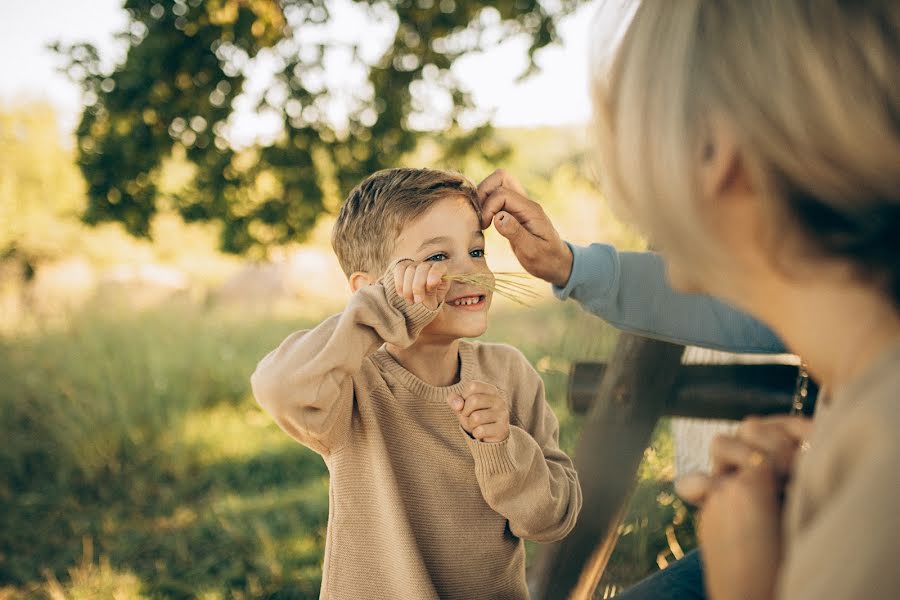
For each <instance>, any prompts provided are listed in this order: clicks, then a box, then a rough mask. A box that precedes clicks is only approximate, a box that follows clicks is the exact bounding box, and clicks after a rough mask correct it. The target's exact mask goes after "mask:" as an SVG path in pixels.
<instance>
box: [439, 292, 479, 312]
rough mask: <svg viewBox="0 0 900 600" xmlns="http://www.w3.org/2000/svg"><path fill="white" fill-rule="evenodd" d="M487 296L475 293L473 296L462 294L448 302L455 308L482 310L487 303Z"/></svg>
mask: <svg viewBox="0 0 900 600" xmlns="http://www.w3.org/2000/svg"><path fill="white" fill-rule="evenodd" d="M484 300H485V296H484V295H483V294H474V295H471V296H460V297H459V298H454V299H453V300H450V301H448V302H447V304H448V305H450V306H452V307H454V308H461V309H463V310H481V309H482V308H483V307H484V305H485V301H484Z"/></svg>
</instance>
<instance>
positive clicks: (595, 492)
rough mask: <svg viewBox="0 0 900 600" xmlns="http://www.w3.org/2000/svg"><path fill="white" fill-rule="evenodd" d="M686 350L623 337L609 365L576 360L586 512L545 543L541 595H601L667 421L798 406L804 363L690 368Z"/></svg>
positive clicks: (575, 404) (536, 592)
mask: <svg viewBox="0 0 900 600" xmlns="http://www.w3.org/2000/svg"><path fill="white" fill-rule="evenodd" d="M684 350H685V348H684V346H679V345H676V344H670V343H666V342H660V341H656V340H651V339H647V338H643V337H639V336H635V335H630V334H624V333H623V334H622V335H621V336H620V338H619V341H618V344H617V346H616V349H615V350H614V352H613V355H612V357H611V358H610V360H609V362H608V363H605V364H603V363H576V364H574V365H573V367H572V369H571V372H570V378H569V406H570V408H571V409H572V410H573V412H575V413H578V414H585V415H586V420H585V423H584V428H583V430H582V433H581V437H580V438H579V442H578V445H577V448H576V451H575V465H576V467H577V469H578V473H579V477H580V480H581V486H582V492H583V495H584V508H583V509H582V511H581V515H580V516H579V519H578V524H577V525H576V527H575V529H574V530H573V531H572V533H570V534H569V536H568V537H566V539H564V540H562V541H560V542H557V543H556V544H550V545H547V546H543V547H541V549H540V551H539V553H538V556H537V558H536V561H535V564H534V566H533V568H532V569H531V570H530V572H529V587H530V589H531V591H532V594H533V597H534V598H537V599H554V600H555V599H560V600H563V599H568V598H574V599H577V600H587V599H589V598H591V597H592V596H593V593H594V590H595V588H596V587H597V584H598V583H599V582H600V578H601V576H602V575H603V570H604V569H605V568H606V564H607V562H608V561H609V557H610V556H611V555H612V551H613V549H614V548H615V545H616V542H617V540H618V530H619V525H620V523H621V521H622V519H623V518H624V515H625V510H626V507H627V505H628V500H629V499H630V496H631V492H632V490H633V488H634V484H635V475H636V473H637V470H638V467H639V465H640V462H641V459H642V458H643V455H644V450H645V448H646V447H647V446H648V444H649V443H650V437H651V434H652V433H653V430H654V428H655V427H656V424H657V422H658V421H659V419H660V418H661V417H663V416H681V417H698V418H705V419H733V420H739V419H743V418H744V417H746V416H748V415H765V414H777V413H788V412H790V411H791V409H792V407H793V402H794V395H795V390H796V386H797V380H798V367H796V366H792V365H784V364H749V365H745V364H739V365H730V364H726V365H683V364H682V356H683V354H684ZM816 393H817V390H816V388H815V385H813V384H810V386H809V389H808V390H807V396H808V399H807V401H806V402H804V410H805V412H811V409H812V406H813V405H814V401H815V395H816Z"/></svg>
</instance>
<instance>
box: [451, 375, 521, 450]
mask: <svg viewBox="0 0 900 600" xmlns="http://www.w3.org/2000/svg"><path fill="white" fill-rule="evenodd" d="M447 402H448V403H449V404H450V408H452V409H453V411H454V412H455V413H456V418H458V419H459V424H460V425H461V426H462V428H463V429H465V430H466V433H468V434H469V435H471V436H472V437H473V438H475V439H476V440H478V441H479V442H489V443H495V442H502V441H505V440H506V438H508V437H509V406H508V405H507V403H506V398H505V397H504V396H503V395H502V394H501V393H500V390H498V389H497V388H496V387H494V386H492V385H491V384H489V383H482V382H480V381H473V382H472V383H470V384H469V385H468V386H466V388H465V390H464V391H463V395H462V396H460V395H459V394H451V395H450V397H449V398H447Z"/></svg>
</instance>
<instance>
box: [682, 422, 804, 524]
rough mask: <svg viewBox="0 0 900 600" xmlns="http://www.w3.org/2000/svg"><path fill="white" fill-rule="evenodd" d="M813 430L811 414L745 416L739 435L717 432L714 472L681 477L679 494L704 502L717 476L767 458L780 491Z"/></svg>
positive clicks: (714, 448) (714, 444)
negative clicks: (718, 434) (718, 433)
mask: <svg viewBox="0 0 900 600" xmlns="http://www.w3.org/2000/svg"><path fill="white" fill-rule="evenodd" d="M811 433H812V420H811V419H809V418H807V417H798V416H787V415H778V416H773V417H750V418H747V419H745V420H744V421H743V422H742V423H741V425H740V427H739V428H738V430H737V433H736V434H735V435H720V436H717V437H716V438H715V439H714V440H713V442H712V445H711V446H710V457H711V459H712V473H711V474H709V475H707V474H699V473H694V474H690V475H686V476H684V477H682V478H680V479H679V480H678V482H677V483H676V486H675V489H676V490H677V491H678V494H679V495H680V496H681V497H682V498H684V499H685V500H687V501H688V502H690V503H691V504H695V505H697V506H700V505H702V504H703V502H704V500H705V498H706V496H707V494H708V493H709V491H710V490H711V489H712V488H713V487H715V485H716V483H717V480H718V479H720V478H721V477H722V476H724V475H728V474H731V473H735V472H737V471H739V470H741V469H742V468H744V467H748V466H755V465H756V464H758V462H759V461H760V460H765V461H766V463H767V464H769V465H770V466H771V467H772V470H773V472H774V474H775V478H776V481H777V482H778V483H779V493H781V492H782V491H783V488H784V484H785V482H786V481H787V480H788V479H789V478H790V476H791V473H792V472H793V468H794V460H795V459H796V456H797V452H799V451H800V450H801V449H802V448H803V447H804V444H805V443H806V439H807V438H808V437H809V435H810V434H811Z"/></svg>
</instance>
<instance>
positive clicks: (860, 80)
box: [592, 0, 900, 306]
mask: <svg viewBox="0 0 900 600" xmlns="http://www.w3.org/2000/svg"><path fill="white" fill-rule="evenodd" d="M609 4H610V2H609V1H607V2H606V8H608V7H609ZM620 4H621V2H620ZM626 4H628V3H626ZM632 14H633V18H632V20H631V22H630V24H629V25H627V29H624V33H623V34H621V35H620V36H619V37H621V41H620V43H619V44H618V47H617V49H616V50H615V51H614V52H610V51H609V49H608V48H609V46H608V45H606V46H604V45H603V44H604V43H606V42H608V40H603V39H595V43H598V44H600V45H598V46H597V47H596V48H595V51H594V62H593V65H592V68H593V73H592V89H593V93H594V109H595V121H596V131H595V133H596V134H597V137H598V140H597V141H598V148H599V155H600V171H601V172H600V177H601V179H602V183H603V185H604V187H605V188H606V189H607V191H608V192H609V197H610V200H612V201H613V202H614V203H616V204H617V205H618V207H619V208H620V209H621V210H624V211H625V212H626V213H628V216H629V217H630V218H631V219H632V220H634V221H635V222H637V223H638V224H639V225H641V226H642V227H643V228H644V229H645V231H646V233H648V234H649V235H650V237H651V239H652V240H653V241H654V242H655V243H657V244H659V245H660V247H662V248H663V249H664V250H666V251H671V252H676V253H679V255H680V256H681V257H682V258H687V259H691V260H692V263H693V264H701V265H702V264H706V265H709V264H710V261H711V260H714V258H715V257H716V256H718V255H721V254H722V253H721V249H720V248H718V247H717V246H716V244H715V243H714V236H711V235H710V233H709V226H708V224H706V223H704V221H705V219H704V215H703V214H702V212H701V210H702V209H701V203H700V202H698V199H699V198H700V197H701V190H700V186H699V182H698V175H699V171H700V168H699V167H700V165H701V163H702V161H703V159H704V155H706V154H707V153H708V152H709V151H710V144H711V143H712V136H711V131H712V130H713V125H715V126H716V127H724V128H726V129H727V131H728V132H729V133H730V134H733V136H734V137H735V139H736V141H737V146H738V148H739V152H740V159H741V161H742V165H743V166H744V167H745V168H746V169H747V170H748V173H749V174H750V176H751V178H752V181H753V183H754V185H756V186H759V189H760V190H761V191H762V192H763V195H764V196H765V197H766V198H767V199H769V200H770V201H771V202H773V209H774V211H775V214H776V215H777V218H778V221H777V222H778V223H780V224H787V225H789V226H790V229H791V230H793V231H799V232H801V233H802V234H804V237H805V239H806V240H807V241H808V243H807V244H806V245H807V246H809V247H810V248H811V249H813V250H814V251H815V252H817V253H819V254H820V255H824V256H829V257H838V258H842V259H846V260H849V261H851V262H852V263H853V264H854V265H855V266H856V267H857V270H858V272H859V273H860V274H861V275H863V276H864V277H866V278H868V279H870V280H871V281H874V282H876V283H877V284H878V285H880V286H883V288H884V290H885V292H886V293H887V294H888V295H889V296H890V297H891V298H892V299H893V301H894V303H895V305H896V306H900V264H898V260H897V258H898V256H900V2H897V1H896V0H752V1H748V0H679V1H678V2H672V1H657V0H650V1H645V2H642V3H641V4H640V6H637V7H635V6H634V3H631V6H630V7H629V8H628V9H627V10H625V11H621V13H620V15H621V16H627V17H629V18H631V16H632ZM608 16H609V11H608V10H601V13H600V14H599V15H598V18H597V20H596V22H595V24H596V26H597V27H598V28H599V27H602V26H603V23H602V20H603V18H604V17H608ZM607 25H608V23H607ZM604 56H605V57H607V58H606V59H604ZM663 198H664V199H665V201H664V202H663V201H661V199H663ZM777 233H778V232H775V234H776V235H777Z"/></svg>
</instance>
